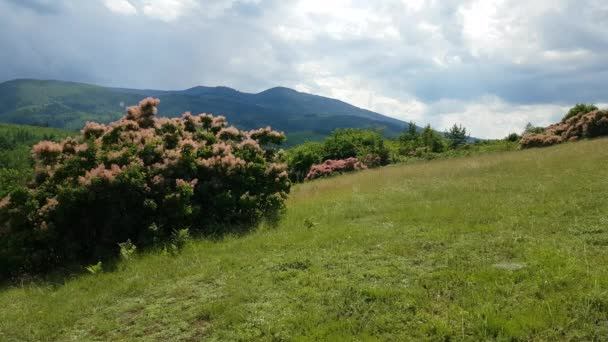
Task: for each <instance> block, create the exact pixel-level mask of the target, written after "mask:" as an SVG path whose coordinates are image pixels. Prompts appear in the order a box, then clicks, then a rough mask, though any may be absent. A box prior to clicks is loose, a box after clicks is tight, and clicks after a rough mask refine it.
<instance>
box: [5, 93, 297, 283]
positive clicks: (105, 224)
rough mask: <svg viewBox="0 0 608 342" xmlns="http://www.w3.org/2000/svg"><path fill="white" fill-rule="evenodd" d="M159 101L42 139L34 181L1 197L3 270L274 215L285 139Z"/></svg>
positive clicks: (284, 188) (282, 187)
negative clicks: (174, 114) (163, 106)
mask: <svg viewBox="0 0 608 342" xmlns="http://www.w3.org/2000/svg"><path fill="white" fill-rule="evenodd" d="M159 102H160V101H159V100H158V99H153V98H147V99H145V100H143V101H141V102H140V103H139V105H138V106H134V107H130V108H128V110H127V113H126V115H125V116H124V117H123V118H122V119H121V120H119V121H117V122H114V123H111V124H109V125H102V124H97V123H87V124H86V126H85V127H84V129H83V130H82V134H81V135H80V136H78V137H75V138H68V139H65V140H63V141H62V142H59V143H55V142H49V141H44V142H41V143H39V144H37V145H35V146H34V147H33V149H32V156H33V159H34V161H35V164H36V170H35V177H34V179H33V180H32V182H31V183H30V185H29V186H28V187H27V188H21V189H17V190H14V191H13V192H12V193H11V194H10V196H8V197H5V198H3V199H2V200H1V201H0V269H2V270H3V272H1V273H4V274H5V275H6V274H8V273H13V272H15V271H21V270H23V271H30V270H46V269H48V268H51V267H53V266H57V265H62V264H71V263H78V262H92V261H97V260H99V259H102V258H105V257H108V256H111V255H115V254H117V253H118V243H119V242H124V241H127V240H130V241H132V242H133V243H134V244H135V245H137V246H145V245H150V244H152V243H153V242H155V241H162V240H163V239H167V238H168V237H170V236H171V234H172V232H173V231H174V230H176V229H181V228H189V229H190V231H192V232H202V233H209V232H213V233H216V232H218V230H220V231H219V232H221V229H223V227H234V226H244V227H248V226H251V225H253V224H255V223H256V222H257V221H259V220H260V219H262V218H263V217H265V216H266V215H273V216H274V214H276V213H277V212H278V211H279V210H280V209H281V208H282V206H283V202H284V200H285V199H286V197H287V194H288V192H289V189H290V186H291V185H290V182H289V179H288V176H287V172H286V165H284V164H281V163H279V162H277V158H276V157H275V150H274V146H276V145H277V144H280V143H281V142H282V141H283V140H284V139H285V136H284V135H283V133H279V132H276V131H273V130H271V129H270V128H262V129H258V130H253V131H241V130H239V129H237V128H235V127H232V126H228V124H227V123H226V121H225V118H224V117H222V116H212V115H208V114H200V115H192V114H190V113H185V114H184V115H183V116H182V117H181V118H172V119H169V118H159V117H157V116H156V113H157V105H158V104H159Z"/></svg>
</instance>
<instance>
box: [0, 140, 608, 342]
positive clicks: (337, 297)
mask: <svg viewBox="0 0 608 342" xmlns="http://www.w3.org/2000/svg"><path fill="white" fill-rule="evenodd" d="M607 160H608V140H607V139H599V140H594V141H585V142H580V143H571V144H564V145H560V146H556V147H551V148H547V149H542V150H538V149H533V150H526V151H517V152H509V153H500V154H493V155H484V156H481V157H474V158H461V159H452V160H444V161H435V162H428V163H420V164H414V165H408V166H394V167H385V168H380V169H375V170H370V171H363V172H360V173H356V174H351V175H345V176H340V177H336V178H330V179H325V180H321V181H314V182H310V183H306V184H302V185H298V186H296V187H295V188H294V191H293V193H292V195H291V198H290V199H289V201H288V208H287V212H286V215H285V217H284V218H283V220H282V221H281V222H280V223H279V224H278V226H276V227H262V228H261V229H259V230H257V231H255V232H253V233H251V234H248V235H245V236H241V237H227V238H224V239H220V240H218V241H196V242H192V243H191V244H190V245H189V246H188V247H187V248H186V249H185V250H184V252H183V253H182V254H181V255H178V256H174V257H172V256H168V255H161V254H157V253H148V254H146V255H143V256H140V257H139V258H137V259H135V260H133V261H130V262H125V263H122V264H120V265H118V267H117V270H115V271H112V272H108V273H102V274H97V275H83V276H79V277H76V278H74V279H70V280H67V281H65V283H63V282H62V281H60V282H58V283H57V284H50V283H38V284H33V285H23V286H17V287H14V288H4V289H3V290H1V292H0V340H150V341H156V340H201V339H205V340H211V341H220V340H231V341H236V340H242V341H250V340H381V341H384V340H434V341H435V340H471V341H477V340H588V341H590V340H596V341H600V340H607V339H608V329H607V328H606V326H607V325H606V324H607V323H608V293H607V292H606V288H608V269H607V268H606V267H602V265H606V263H607V262H608V228H607V227H608V221H607V218H608V207H607V206H606V203H608V183H607V182H606V179H608V169H607V168H605V167H600V166H602V165H606V161H607Z"/></svg>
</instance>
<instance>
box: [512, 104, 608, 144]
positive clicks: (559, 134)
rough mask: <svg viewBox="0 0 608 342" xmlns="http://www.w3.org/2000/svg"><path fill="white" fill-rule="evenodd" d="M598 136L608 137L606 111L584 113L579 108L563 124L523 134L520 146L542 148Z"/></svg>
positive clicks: (607, 115) (607, 116)
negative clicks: (540, 131) (539, 131)
mask: <svg viewBox="0 0 608 342" xmlns="http://www.w3.org/2000/svg"><path fill="white" fill-rule="evenodd" d="M580 106H581V105H577V107H574V108H573V109H572V110H571V112H572V111H574V112H577V110H575V109H576V108H579V107H580ZM587 109H589V108H587ZM600 136H608V111H607V110H593V111H590V112H585V110H582V109H580V108H579V110H578V114H575V115H573V116H570V117H569V118H567V119H565V121H563V122H559V123H556V124H553V125H550V126H549V127H547V128H545V129H544V130H543V132H542V133H531V134H524V136H523V137H522V138H521V140H520V145H521V147H522V148H530V147H543V146H550V145H555V144H559V143H562V142H566V141H576V140H580V139H586V138H595V137H600Z"/></svg>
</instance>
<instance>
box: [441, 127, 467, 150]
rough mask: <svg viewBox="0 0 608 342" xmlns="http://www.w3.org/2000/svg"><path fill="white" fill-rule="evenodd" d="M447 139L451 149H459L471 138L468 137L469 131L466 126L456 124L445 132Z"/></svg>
mask: <svg viewBox="0 0 608 342" xmlns="http://www.w3.org/2000/svg"><path fill="white" fill-rule="evenodd" d="M445 138H446V139H447V140H448V141H449V143H450V147H452V148H458V147H460V146H462V145H464V144H466V142H467V139H468V138H469V136H468V135H467V129H466V128H465V127H464V126H461V125H457V124H454V126H452V127H451V128H450V129H449V130H448V131H447V132H445Z"/></svg>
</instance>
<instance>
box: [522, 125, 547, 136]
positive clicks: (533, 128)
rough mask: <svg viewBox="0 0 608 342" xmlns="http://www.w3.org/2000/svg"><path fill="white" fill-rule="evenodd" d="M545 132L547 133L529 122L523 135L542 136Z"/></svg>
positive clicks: (542, 128)
mask: <svg viewBox="0 0 608 342" xmlns="http://www.w3.org/2000/svg"><path fill="white" fill-rule="evenodd" d="M544 131H545V128H544V127H536V126H534V125H532V123H531V122H528V124H526V127H524V132H523V133H522V135H526V134H541V133H543V132H544Z"/></svg>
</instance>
